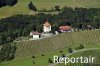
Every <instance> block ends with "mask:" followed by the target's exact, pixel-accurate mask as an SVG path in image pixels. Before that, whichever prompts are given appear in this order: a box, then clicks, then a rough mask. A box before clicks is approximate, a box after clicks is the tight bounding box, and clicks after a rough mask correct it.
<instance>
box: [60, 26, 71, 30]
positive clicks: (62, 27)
mask: <svg viewBox="0 0 100 66" xmlns="http://www.w3.org/2000/svg"><path fill="white" fill-rule="evenodd" d="M59 29H60V30H63V31H68V30H71V26H60V27H59Z"/></svg>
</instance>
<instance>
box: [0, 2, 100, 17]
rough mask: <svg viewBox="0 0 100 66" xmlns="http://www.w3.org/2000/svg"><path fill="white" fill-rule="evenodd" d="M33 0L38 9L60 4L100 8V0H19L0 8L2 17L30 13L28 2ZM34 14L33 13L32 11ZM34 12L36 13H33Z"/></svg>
mask: <svg viewBox="0 0 100 66" xmlns="http://www.w3.org/2000/svg"><path fill="white" fill-rule="evenodd" d="M30 1H33V4H34V5H35V6H36V7H37V9H39V10H41V9H43V8H45V9H51V8H54V6H56V5H59V6H60V7H61V8H62V7H64V6H68V7H73V8H75V7H86V8H92V7H93V8H100V3H99V2H100V0H92V1H91V0H51V1H50V0H42V1H41V0H18V3H17V4H16V5H14V6H13V7H11V6H5V7H2V8H0V18H4V17H9V16H12V15H15V14H30V13H31V11H30V10H29V9H28V4H29V2H30ZM31 14H32V13H31ZM33 14H34V13H33Z"/></svg>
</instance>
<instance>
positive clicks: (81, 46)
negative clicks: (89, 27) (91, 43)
mask: <svg viewBox="0 0 100 66" xmlns="http://www.w3.org/2000/svg"><path fill="white" fill-rule="evenodd" d="M83 48H84V46H83V45H82V44H80V46H79V47H77V48H75V49H76V50H80V49H83Z"/></svg>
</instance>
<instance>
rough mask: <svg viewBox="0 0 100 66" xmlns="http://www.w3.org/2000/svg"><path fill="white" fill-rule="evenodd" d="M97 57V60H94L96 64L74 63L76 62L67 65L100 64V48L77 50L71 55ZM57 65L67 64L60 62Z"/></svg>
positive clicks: (95, 65) (90, 65)
mask: <svg viewBox="0 0 100 66" xmlns="http://www.w3.org/2000/svg"><path fill="white" fill-rule="evenodd" d="M80 56H82V57H89V56H91V57H95V60H94V65H92V64H89V65H88V64H87V65H83V64H81V63H74V64H67V65H66V66H99V65H100V50H99V49H98V50H97V49H96V50H88V51H83V52H77V53H74V54H72V55H70V56H69V57H75V58H77V57H80ZM56 66H65V65H64V64H58V65H56Z"/></svg>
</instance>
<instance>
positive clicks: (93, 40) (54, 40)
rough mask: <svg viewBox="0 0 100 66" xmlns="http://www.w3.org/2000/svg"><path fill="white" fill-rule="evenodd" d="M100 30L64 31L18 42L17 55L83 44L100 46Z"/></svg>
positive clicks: (39, 52) (21, 55)
mask: <svg viewBox="0 0 100 66" xmlns="http://www.w3.org/2000/svg"><path fill="white" fill-rule="evenodd" d="M99 43H100V30H91V31H90V30H89V31H88V30H86V31H79V32H71V33H63V34H59V35H56V36H53V37H50V38H46V39H41V40H33V41H22V42H17V43H16V46H17V51H16V54H15V55H16V57H26V56H31V55H35V54H43V53H45V52H50V51H54V50H60V49H64V48H66V49H67V48H69V47H72V48H76V47H78V46H79V45H80V44H83V45H84V46H85V48H91V47H92V48H100V44H99Z"/></svg>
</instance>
